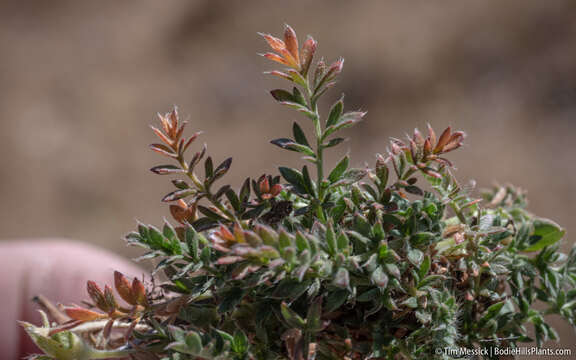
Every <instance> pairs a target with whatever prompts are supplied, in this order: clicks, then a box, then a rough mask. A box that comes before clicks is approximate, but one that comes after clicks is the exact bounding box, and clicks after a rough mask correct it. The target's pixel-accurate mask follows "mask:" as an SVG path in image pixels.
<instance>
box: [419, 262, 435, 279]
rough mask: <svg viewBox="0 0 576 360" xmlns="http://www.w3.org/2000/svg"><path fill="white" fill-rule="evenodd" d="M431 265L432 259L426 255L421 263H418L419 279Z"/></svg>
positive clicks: (426, 272)
mask: <svg viewBox="0 0 576 360" xmlns="http://www.w3.org/2000/svg"><path fill="white" fill-rule="evenodd" d="M431 265H432V260H431V259H430V256H426V257H425V258H424V260H423V261H422V264H420V269H419V270H418V276H419V277H420V279H423V278H424V277H425V276H426V275H427V274H428V271H430V266H431Z"/></svg>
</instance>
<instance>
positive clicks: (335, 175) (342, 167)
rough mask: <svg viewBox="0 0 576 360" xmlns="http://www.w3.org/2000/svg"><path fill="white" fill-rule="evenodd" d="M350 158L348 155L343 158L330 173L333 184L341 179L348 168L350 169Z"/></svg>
mask: <svg viewBox="0 0 576 360" xmlns="http://www.w3.org/2000/svg"><path fill="white" fill-rule="evenodd" d="M349 162H350V159H349V158H348V156H344V157H343V158H342V160H340V162H339V163H338V164H337V165H336V166H335V167H334V169H333V170H332V171H331V172H330V175H328V180H329V181H330V183H331V184H333V183H335V182H336V181H338V180H340V178H341V177H342V175H343V174H344V172H345V171H346V169H348V164H349Z"/></svg>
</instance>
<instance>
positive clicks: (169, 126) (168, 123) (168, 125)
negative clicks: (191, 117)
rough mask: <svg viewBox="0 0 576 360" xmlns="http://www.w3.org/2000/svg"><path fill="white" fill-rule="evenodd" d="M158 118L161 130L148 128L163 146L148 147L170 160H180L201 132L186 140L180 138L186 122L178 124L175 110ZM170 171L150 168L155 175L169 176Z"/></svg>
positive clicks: (165, 168)
mask: <svg viewBox="0 0 576 360" xmlns="http://www.w3.org/2000/svg"><path fill="white" fill-rule="evenodd" d="M158 118H159V120H160V123H161V125H162V130H160V129H158V128H156V127H154V126H150V127H151V128H152V131H154V133H155V134H156V136H158V138H160V140H161V141H162V142H163V143H164V144H152V145H150V149H152V150H153V151H155V152H157V153H159V154H161V155H164V156H168V157H170V158H174V159H178V158H181V157H182V155H183V154H184V152H185V151H186V149H188V147H189V146H190V144H192V142H193V141H194V140H196V138H197V137H198V136H199V135H200V134H201V132H197V133H194V134H192V136H191V137H190V138H188V139H185V138H182V133H183V132H184V127H185V126H186V122H180V119H179V116H178V110H177V109H176V108H174V109H173V110H172V111H171V112H169V113H167V114H164V115H161V114H158ZM171 169H173V168H171V167H166V166H164V167H162V166H157V167H155V168H152V171H153V172H155V173H157V174H169V173H172V172H174V171H170V170H171Z"/></svg>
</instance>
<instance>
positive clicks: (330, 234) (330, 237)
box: [326, 223, 337, 255]
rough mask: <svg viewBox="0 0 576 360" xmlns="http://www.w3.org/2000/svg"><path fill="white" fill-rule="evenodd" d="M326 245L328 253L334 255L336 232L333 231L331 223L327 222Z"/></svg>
mask: <svg viewBox="0 0 576 360" xmlns="http://www.w3.org/2000/svg"><path fill="white" fill-rule="evenodd" d="M326 247H327V252H328V254H330V255H336V248H337V245H336V234H335V233H334V228H333V227H332V223H329V224H328V227H327V229H326Z"/></svg>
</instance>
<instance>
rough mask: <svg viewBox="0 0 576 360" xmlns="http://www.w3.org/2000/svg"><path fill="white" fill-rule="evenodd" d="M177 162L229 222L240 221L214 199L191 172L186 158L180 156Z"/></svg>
mask: <svg viewBox="0 0 576 360" xmlns="http://www.w3.org/2000/svg"><path fill="white" fill-rule="evenodd" d="M177 160H178V163H179V164H180V167H181V168H182V169H183V170H184V172H186V175H187V176H188V178H189V179H190V180H191V181H192V183H194V186H196V188H197V189H198V191H200V192H203V193H205V194H206V199H208V201H210V203H212V205H214V206H215V207H216V208H217V209H218V210H220V211H221V212H222V213H223V214H224V215H226V217H228V220H230V221H234V222H237V221H238V219H237V218H236V216H235V215H234V214H233V213H231V212H230V211H229V210H228V209H226V207H225V206H224V205H223V204H222V203H221V202H219V201H218V200H217V199H215V198H214V195H213V194H212V193H211V192H210V190H209V189H207V188H206V187H205V186H204V184H202V182H201V181H200V180H199V179H198V177H197V176H196V174H194V172H190V171H189V167H188V164H187V163H186V161H185V160H184V158H183V157H182V156H179V157H178V158H177Z"/></svg>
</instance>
